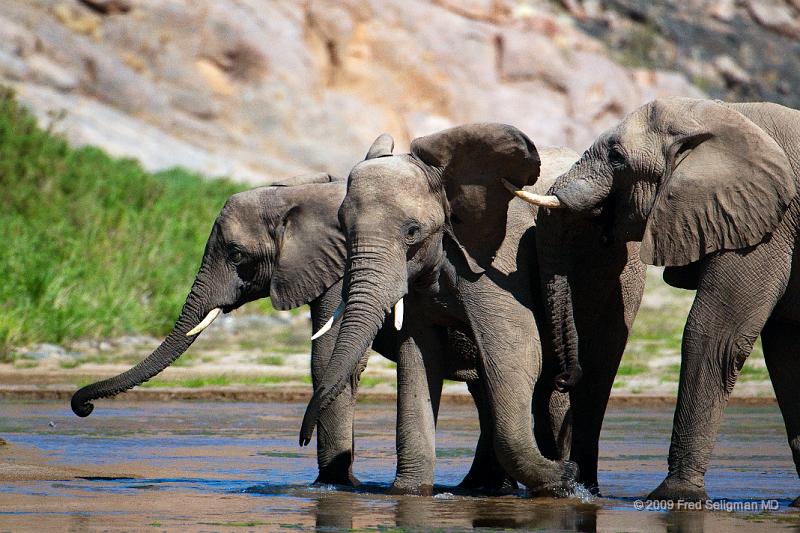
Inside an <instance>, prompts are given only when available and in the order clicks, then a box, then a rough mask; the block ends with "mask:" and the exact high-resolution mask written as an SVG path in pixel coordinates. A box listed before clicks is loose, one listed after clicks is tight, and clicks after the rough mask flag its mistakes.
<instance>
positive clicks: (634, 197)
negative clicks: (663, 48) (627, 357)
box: [522, 98, 800, 506]
mask: <svg viewBox="0 0 800 533" xmlns="http://www.w3.org/2000/svg"><path fill="white" fill-rule="evenodd" d="M798 145H800V112H798V111H796V110H794V109H790V108H786V107H783V106H780V105H777V104H773V103H738V104H732V103H725V102H721V101H712V100H703V99H689V98H666V99H659V100H654V101H652V102H650V103H648V104H646V105H644V106H642V107H640V108H639V109H637V110H635V111H634V112H632V113H631V114H630V115H628V116H627V117H626V118H625V119H624V120H623V121H622V122H621V123H620V124H618V125H617V126H615V127H612V128H611V129H609V130H608V131H606V132H605V133H603V134H602V135H600V136H599V137H598V138H597V139H596V141H595V142H594V143H593V144H592V146H591V147H590V148H589V149H588V150H587V151H586V152H585V153H584V154H583V156H582V157H581V159H580V160H579V161H578V162H577V163H575V165H574V166H573V167H572V168H570V169H569V170H568V171H567V172H566V173H564V174H563V175H561V176H559V177H558V179H557V180H556V182H555V183H554V184H553V186H552V188H551V190H550V191H549V194H546V195H530V194H528V195H525V194H522V195H523V196H527V197H528V198H527V199H528V200H529V201H531V202H532V203H534V204H536V205H543V204H547V205H548V206H549V207H548V208H547V209H543V210H542V214H541V217H542V218H543V219H552V223H553V225H559V226H560V227H562V228H565V227H567V225H568V224H569V223H570V222H572V221H573V220H575V219H577V218H583V219H584V220H586V221H590V223H592V224H595V225H596V226H597V228H599V229H598V230H597V231H595V232H589V233H587V234H586V235H582V236H577V235H576V236H574V239H573V242H574V243H575V246H580V245H584V246H587V247H592V248H598V247H599V246H603V245H602V244H600V242H601V241H605V242H606V243H607V244H605V247H606V254H607V255H608V256H609V257H608V258H607V260H608V261H612V260H614V259H612V256H613V257H615V258H616V260H618V261H619V262H620V263H621V262H623V261H624V260H625V259H624V257H623V255H624V254H625V252H626V250H627V252H628V253H631V252H633V251H634V250H637V249H638V255H639V257H640V258H641V260H642V262H643V263H645V264H651V265H660V266H664V267H665V268H664V274H663V277H664V280H665V281H666V282H667V283H668V284H670V285H672V286H675V287H679V288H684V289H690V290H695V291H696V293H695V298H694V302H693V305H692V308H691V311H690V312H689V316H688V318H687V321H686V326H685V329H684V333H683V341H682V345H681V370H680V378H679V387H678V398H677V404H676V407H675V414H674V420H673V429H672V437H671V444H670V450H669V469H668V473H667V475H666V477H665V479H664V480H663V482H662V483H661V484H660V485H659V486H658V487H657V488H656V489H655V490H654V491H653V492H652V493H651V494H650V495H649V498H651V499H672V500H679V499H684V500H705V499H706V498H707V493H706V489H705V473H706V470H707V468H708V463H709V460H710V457H711V454H712V449H713V445H714V441H715V437H716V434H717V430H718V428H719V424H720V420H721V417H722V412H723V409H724V407H725V405H726V403H727V401H728V398H729V396H730V393H731V391H732V389H733V387H734V384H735V383H736V379H737V377H738V375H739V372H740V370H741V368H742V366H743V365H744V363H745V360H746V359H747V357H748V356H749V355H750V352H751V350H752V348H753V344H754V343H755V341H756V339H757V337H758V336H759V335H761V339H762V342H763V348H764V357H765V360H766V364H767V368H768V371H769V375H770V379H771V380H772V383H773V387H774V390H775V395H776V398H777V400H778V405H779V407H780V410H781V412H782V414H783V419H784V423H785V426H786V432H787V436H788V440H789V446H790V448H791V451H792V456H793V459H794V463H795V466H796V467H797V469H798V474H800V395H798V394H797V391H796V387H797V383H798V378H800V359H798V357H797V354H798V353H800V337H798V335H797V328H798V325H800V266H799V265H800V262H798V261H797V259H798V254H799V253H800V251H798V250H799V249H798V247H797V243H798V226H799V225H800V199H798V197H797V196H798V195H797V194H796V192H797V188H798V173H799V172H800V152H798V148H797V147H798ZM542 222H544V220H542ZM587 223H589V222H587ZM609 243H610V244H609ZM623 243H627V248H626V246H624V245H623ZM631 245H633V246H631ZM551 262H552V263H555V264H561V265H564V264H567V263H568V259H567V258H565V257H560V258H559V257H555V258H551ZM574 283H580V281H579V280H578V281H576V280H575V279H574V275H573V273H572V272H571V271H570V270H569V269H568V268H562V269H560V270H559V269H558V268H556V269H554V270H553V271H552V272H551V274H550V278H549V279H548V280H547V281H546V282H545V291H546V293H547V301H548V302H549V303H550V304H552V305H549V306H548V309H547V314H548V320H549V324H550V327H551V328H552V330H553V336H554V338H556V339H557V340H558V341H559V343H558V344H557V346H556V348H557V355H556V356H557V357H558V358H559V360H560V361H561V363H562V364H563V365H564V367H565V368H567V369H568V371H567V375H566V378H565V380H564V386H565V387H566V388H570V387H571V388H572V394H571V399H572V400H573V401H574V400H575V397H576V394H584V395H585V394H587V393H586V392H581V393H579V391H580V390H581V389H582V388H587V387H599V386H600V384H601V383H603V384H604V383H606V382H607V381H608V380H609V379H610V377H611V369H612V368H613V366H614V365H611V364H608V365H606V366H605V367H604V370H605V373H604V374H601V375H596V374H595V371H596V368H594V369H592V372H588V371H587V369H586V368H582V366H583V365H584V364H585V363H584V359H585V358H584V353H583V350H584V343H583V339H582V338H581V336H580V334H581V330H580V324H579V319H578V317H575V316H572V315H571V314H570V309H571V308H573V307H577V306H578V305H579V302H578V299H579V298H580V297H581V295H579V294H577V293H576V291H577V289H576V288H575V286H574V285H573V284H574ZM602 284H603V283H601V282H600V281H599V280H598V283H596V286H597V288H596V289H595V290H599V286H600V285H602ZM606 317H607V318H606V320H609V321H620V320H622V318H621V317H620V316H619V309H616V310H614V312H613V313H606ZM595 366H596V365H595ZM582 371H583V375H584V377H583V379H582V380H580V381H578V378H579V376H580V374H581V372H582ZM573 409H576V407H575V404H573ZM580 416H581V414H580V412H573V417H574V419H575V420H577V419H578V418H580ZM576 425H577V422H576ZM794 505H795V506H797V505H800V500H795V501H794Z"/></svg>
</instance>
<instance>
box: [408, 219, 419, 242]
mask: <svg viewBox="0 0 800 533" xmlns="http://www.w3.org/2000/svg"><path fill="white" fill-rule="evenodd" d="M421 232H422V228H420V226H419V224H418V223H416V222H412V223H411V224H409V225H408V226H406V242H407V243H409V244H413V243H415V242H416V241H417V239H418V238H419V235H420V233H421Z"/></svg>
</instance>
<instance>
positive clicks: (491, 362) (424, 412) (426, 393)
mask: <svg viewBox="0 0 800 533" xmlns="http://www.w3.org/2000/svg"><path fill="white" fill-rule="evenodd" d="M393 145H394V141H393V140H392V138H391V137H390V136H388V135H386V134H384V135H381V136H380V137H378V138H377V139H376V140H375V142H374V143H373V145H372V146H371V147H370V148H369V150H368V152H367V155H366V158H365V160H364V161H362V162H360V163H358V164H357V165H356V166H355V167H354V168H353V169H352V171H351V172H350V175H349V177H348V179H347V180H340V179H337V178H334V177H332V176H330V175H328V174H314V175H307V176H299V177H296V178H292V179H289V180H286V181H282V182H276V183H274V184H273V185H271V186H268V187H260V188H257V189H253V190H249V191H246V192H242V193H239V194H236V195H234V196H232V197H231V198H230V199H229V200H228V201H227V203H226V204H225V206H224V207H223V209H222V211H221V213H220V214H219V216H218V217H217V220H216V222H215V223H214V226H213V228H212V230H211V235H210V237H209V239H208V243H207V244H206V248H205V253H204V255H203V259H202V262H201V265H200V269H199V271H198V273H197V276H196V278H195V280H194V284H193V285H192V287H191V290H190V292H189V294H188V296H187V298H186V302H185V304H184V306H183V309H182V310H181V313H180V316H179V317H178V319H177V322H176V323H175V326H174V328H173V330H172V331H171V332H170V333H169V335H168V336H167V337H166V339H165V340H164V341H163V342H162V344H161V345H160V346H159V347H158V348H157V349H156V350H155V351H154V352H153V353H152V354H151V355H150V356H148V357H147V358H146V359H144V360H143V361H141V362H140V363H139V364H137V365H136V366H134V367H133V368H131V369H130V370H128V371H126V372H124V373H122V374H120V375H118V376H116V377H113V378H110V379H107V380H104V381H100V382H98V383H94V384H92V385H88V386H86V387H84V388H82V389H80V390H79V391H78V392H76V393H75V395H74V396H73V399H72V409H73V411H74V412H75V413H76V414H78V415H79V416H87V415H89V413H91V411H92V408H93V406H92V403H91V401H93V400H95V399H98V398H105V397H109V396H113V395H116V394H118V393H121V392H123V391H125V390H128V389H130V388H132V387H135V386H137V385H140V384H141V383H143V382H145V381H147V380H148V379H150V378H152V377H153V376H155V375H156V374H158V373H159V372H161V371H162V370H164V369H165V368H166V367H167V366H168V365H170V364H171V363H172V362H173V361H175V360H176V359H177V358H178V357H180V355H181V354H182V353H184V352H185V351H186V350H187V348H189V346H190V345H191V344H192V342H193V341H194V340H195V339H196V338H197V335H198V334H199V333H200V332H201V331H202V330H203V329H204V328H205V327H207V326H208V324H210V323H211V322H212V321H213V319H214V318H216V316H218V315H219V314H220V313H221V312H222V313H227V312H230V311H232V310H234V309H236V308H238V307H239V306H241V305H243V304H244V303H246V302H249V301H252V300H256V299H258V298H264V297H270V298H271V299H272V304H273V306H274V307H275V308H277V309H291V308H295V307H298V306H300V305H303V304H310V308H311V318H312V324H313V328H314V331H316V332H317V333H316V334H315V335H314V337H313V341H312V350H311V373H312V379H313V386H314V394H313V397H312V399H311V401H310V402H309V405H308V407H307V410H306V413H305V417H304V418H303V421H302V426H301V430H300V435H299V440H300V444H301V445H306V444H308V443H309V442H310V440H311V437H312V435H313V432H314V429H315V428H316V430H317V458H318V465H319V477H318V478H317V481H318V482H321V483H334V484H344V485H355V484H358V480H356V479H355V478H354V476H353V474H352V463H353V410H354V407H355V395H356V392H357V388H358V381H359V377H360V374H361V372H362V371H363V370H364V368H365V366H366V364H367V355H366V354H367V353H368V350H369V348H370V347H371V348H372V349H374V350H375V351H377V352H378V353H380V354H382V355H383V356H385V357H387V358H390V359H392V360H394V361H396V363H397V473H396V477H395V479H394V482H393V483H392V487H391V491H392V492H395V493H404V494H423V495H427V494H430V493H431V490H432V486H433V482H434V479H433V477H434V465H435V459H436V451H435V441H434V436H435V428H436V419H437V414H438V409H439V400H440V396H441V390H442V382H443V380H444V379H454V380H460V381H464V382H466V383H467V386H468V389H469V391H470V393H471V394H472V396H473V399H474V401H475V405H476V407H477V411H478V415H479V420H480V437H479V440H478V442H477V445H476V450H475V457H474V460H473V463H472V466H471V468H470V470H469V472H468V474H467V475H466V477H465V478H464V481H463V482H462V486H464V487H466V488H470V489H474V490H478V491H487V492H497V491H506V490H513V489H515V488H516V487H517V483H518V482H519V483H522V484H523V485H525V486H526V487H527V489H528V491H529V493H530V494H532V495H537V494H559V493H563V490H564V488H565V487H569V486H570V485H571V484H572V483H574V482H575V481H577V482H579V483H581V484H583V485H585V486H586V487H587V488H588V489H590V490H591V491H593V492H595V493H597V492H598V491H599V487H598V480H597V462H598V443H599V436H600V429H601V426H602V422H603V417H604V414H605V410H606V406H607V403H608V398H609V394H610V391H611V387H612V383H613V381H614V377H615V374H616V372H617V369H618V366H619V363H620V359H621V357H622V354H623V351H624V349H625V345H626V342H627V337H628V333H629V331H630V328H631V325H632V323H633V320H634V318H635V316H636V313H637V310H638V307H639V303H640V301H641V298H642V292H643V288H644V278H645V268H646V266H645V265H647V264H651V265H660V266H663V267H665V268H664V280H665V281H666V282H667V283H669V284H670V285H672V286H675V287H679V288H683V289H691V290H695V291H696V295H695V299H694V304H693V305H692V308H691V311H690V313H689V317H688V319H687V322H686V328H685V331H684V335H683V343H682V348H681V356H682V359H681V372H680V383H679V391H678V398H677V406H676V409H675V416H674V422H673V430H672V441H671V446H670V451H669V471H668V474H667V476H666V478H665V479H664V481H663V482H662V483H661V484H660V485H659V486H658V487H657V488H656V489H655V490H654V491H653V492H652V493H651V494H650V496H649V498H650V499H658V500H662V499H672V500H679V499H682V500H698V499H703V500H704V499H706V498H707V495H706V490H705V481H704V477H705V472H706V470H707V468H708V464H709V460H710V457H711V453H712V448H713V444H714V441H715V438H716V433H717V429H718V427H719V423H720V419H721V417H722V411H723V409H724V406H725V404H726V402H727V400H728V397H729V395H730V393H731V390H732V389H733V386H734V384H735V382H736V378H737V376H738V374H739V372H740V370H741V368H742V365H743V364H744V362H745V360H746V359H747V357H748V355H749V354H750V352H751V350H752V348H753V344H754V342H755V341H756V339H757V337H758V336H759V335H760V336H761V338H762V342H763V348H764V357H765V360H766V364H767V368H768V370H769V375H770V378H771V380H772V383H773V386H774V390H775V395H776V397H777V400H778V404H779V406H780V410H781V412H782V414H783V418H784V422H785V425H786V431H787V435H788V439H789V445H790V448H791V451H792V455H793V459H794V462H795V465H796V467H797V468H798V473H800V394H798V393H797V387H798V385H800V333H798V331H800V329H798V328H800V266H798V264H800V262H796V261H795V260H796V259H798V254H800V248H797V247H796V245H797V243H798V229H799V227H800V199H798V197H797V194H796V192H797V188H798V176H800V112H798V111H795V110H793V109H789V108H786V107H782V106H779V105H776V104H772V103H748V104H729V103H724V102H719V101H710V100H698V99H687V98H669V99H660V100H655V101H653V102H650V103H648V104H646V105H644V106H642V107H641V108H639V109H637V110H635V111H634V112H633V113H631V114H630V115H628V116H627V117H626V118H625V119H624V120H623V121H622V122H621V123H620V124H618V125H617V126H615V127H613V128H611V129H610V130H608V131H606V132H605V133H603V134H602V135H601V136H600V137H599V138H598V139H597V140H596V141H595V142H594V143H593V144H592V146H591V147H590V148H589V149H588V150H587V151H586V152H585V153H584V154H583V155H582V156H578V154H575V153H573V152H571V151H570V150H567V149H541V150H537V149H536V147H535V146H534V144H533V142H532V141H531V140H530V139H529V138H528V137H527V136H526V135H525V134H524V133H522V132H521V131H519V130H518V129H516V128H514V127H512V126H507V125H502V124H492V123H484V124H469V125H464V126H458V127H455V128H451V129H448V130H445V131H441V132H438V133H435V134H432V135H428V136H425V137H420V138H417V139H415V140H414V141H413V142H412V143H411V150H410V153H407V154H394V153H393ZM794 505H800V498H798V500H795V502H794Z"/></svg>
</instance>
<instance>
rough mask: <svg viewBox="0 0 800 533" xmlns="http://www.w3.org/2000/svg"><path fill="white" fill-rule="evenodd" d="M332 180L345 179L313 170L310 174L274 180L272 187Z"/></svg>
mask: <svg viewBox="0 0 800 533" xmlns="http://www.w3.org/2000/svg"><path fill="white" fill-rule="evenodd" d="M332 181H343V180H342V178H337V177H336V176H331V175H330V174H328V173H327V172H312V173H310V174H301V175H299V176H293V177H291V178H285V179H280V180H276V181H273V182H272V183H271V186H272V187H294V186H296V185H310V184H312V183H330V182H332Z"/></svg>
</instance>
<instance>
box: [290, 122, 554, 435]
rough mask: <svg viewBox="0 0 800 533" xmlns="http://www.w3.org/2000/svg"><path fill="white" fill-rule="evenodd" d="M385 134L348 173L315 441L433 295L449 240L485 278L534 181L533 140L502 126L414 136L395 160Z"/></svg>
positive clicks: (314, 404)
mask: <svg viewBox="0 0 800 533" xmlns="http://www.w3.org/2000/svg"><path fill="white" fill-rule="evenodd" d="M393 147H394V141H393V140H392V138H391V137H390V136H389V135H386V134H384V135H382V136H380V137H378V139H377V140H376V141H375V142H374V143H373V145H372V147H371V148H370V149H369V152H368V153H367V156H366V159H365V160H364V161H363V162H361V163H359V164H358V165H356V166H355V167H354V168H353V170H352V171H351V173H350V177H349V180H348V187H347V195H346V196H345V199H344V200H343V202H342V205H341V207H340V208H339V219H340V223H341V226H342V229H343V231H344V233H345V237H346V241H347V263H346V267H345V278H344V290H343V291H344V294H343V301H344V302H345V305H344V314H343V318H342V323H341V325H340V329H339V335H338V338H337V341H336V346H335V348H334V352H333V355H332V356H331V360H330V363H329V364H328V367H327V368H326V371H325V376H324V378H323V380H322V383H321V385H320V386H319V387H317V389H316V390H315V392H314V396H313V398H312V400H311V402H310V404H309V406H308V409H307V411H306V416H305V418H304V420H303V427H302V430H301V434H300V443H301V445H304V444H307V443H308V442H309V440H310V438H311V434H312V432H313V430H314V426H315V424H316V422H317V419H318V417H319V415H320V413H321V412H322V410H323V409H324V408H325V407H326V406H327V405H328V404H329V403H330V402H331V401H333V399H335V398H336V397H337V395H338V394H339V393H340V392H341V390H342V388H343V387H344V386H345V385H346V384H347V383H348V382H350V380H356V379H358V376H359V374H360V371H361V370H363V362H362V363H361V364H360V358H361V356H362V354H363V353H364V351H365V350H366V349H367V348H368V347H369V345H370V343H371V342H372V340H373V338H374V337H375V335H376V333H377V332H378V330H379V328H380V327H381V325H382V324H383V322H384V319H385V318H386V316H387V315H388V314H390V313H391V312H392V310H393V308H394V322H395V327H397V328H398V329H399V328H401V327H402V321H403V318H402V315H403V297H404V296H405V295H406V294H407V293H408V292H409V290H411V289H413V290H414V291H416V292H420V293H427V294H433V293H436V292H437V291H438V290H439V287H438V280H439V273H440V271H441V270H442V269H443V268H444V265H445V264H446V259H445V251H444V239H445V235H447V238H448V239H449V241H450V242H452V243H453V244H454V248H455V249H456V250H457V251H456V252H455V253H457V254H459V255H460V256H461V258H462V259H463V261H459V262H460V264H462V265H466V266H465V267H463V268H464V269H465V270H468V271H470V272H468V274H469V275H473V276H477V275H480V274H481V273H483V271H484V269H486V268H488V267H489V266H490V264H491V263H492V260H493V257H494V255H495V252H496V251H497V249H498V248H499V247H500V245H501V243H502V241H503V239H504V236H505V227H506V210H507V207H508V202H509V201H510V200H511V199H512V198H513V195H512V194H511V193H510V192H509V191H508V190H506V188H505V187H504V186H503V184H502V181H501V180H502V179H506V180H507V181H509V182H511V183H513V184H514V185H515V186H517V187H522V186H525V185H529V184H533V183H534V182H535V181H536V179H537V177H538V175H539V166H540V163H539V156H538V153H537V151H536V148H535V147H534V145H533V143H532V142H531V140H530V139H528V137H526V136H525V135H524V134H523V133H522V132H520V131H519V130H517V129H516V128H514V127H511V126H506V125H502V124H471V125H465V126H460V127H456V128H452V129H448V130H445V131H442V132H439V133H435V134H433V135H429V136H426V137H421V138H418V139H415V140H414V141H413V142H412V143H411V153H409V154H399V155H393V154H392V149H393Z"/></svg>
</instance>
